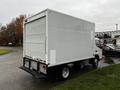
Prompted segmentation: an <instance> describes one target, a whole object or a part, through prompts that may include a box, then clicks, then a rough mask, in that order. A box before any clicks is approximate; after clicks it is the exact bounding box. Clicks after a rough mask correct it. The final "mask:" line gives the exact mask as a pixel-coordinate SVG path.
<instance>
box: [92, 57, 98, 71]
mask: <svg viewBox="0 0 120 90" xmlns="http://www.w3.org/2000/svg"><path fill="white" fill-rule="evenodd" d="M98 62H99V61H98V59H97V58H94V60H93V61H92V66H93V68H94V69H96V68H98Z"/></svg>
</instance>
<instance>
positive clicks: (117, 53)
mask: <svg viewBox="0 0 120 90" xmlns="http://www.w3.org/2000/svg"><path fill="white" fill-rule="evenodd" d="M103 55H104V56H108V57H120V47H118V46H116V45H113V44H107V45H106V46H104V47H103Z"/></svg>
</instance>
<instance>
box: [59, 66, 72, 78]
mask: <svg viewBox="0 0 120 90" xmlns="http://www.w3.org/2000/svg"><path fill="white" fill-rule="evenodd" d="M69 76H70V68H69V67H68V66H64V67H62V68H61V72H60V78H61V79H63V80H65V79H67V78H68V77H69Z"/></svg>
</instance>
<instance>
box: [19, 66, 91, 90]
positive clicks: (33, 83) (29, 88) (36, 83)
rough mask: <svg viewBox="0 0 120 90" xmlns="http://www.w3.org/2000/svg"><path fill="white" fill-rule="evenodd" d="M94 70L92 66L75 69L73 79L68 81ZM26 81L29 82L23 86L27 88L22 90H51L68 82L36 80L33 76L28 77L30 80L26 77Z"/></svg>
mask: <svg viewBox="0 0 120 90" xmlns="http://www.w3.org/2000/svg"><path fill="white" fill-rule="evenodd" d="M92 70H93V69H92V67H91V66H86V67H84V68H83V69H75V68H73V70H72V74H71V77H70V78H69V79H68V80H70V79H73V78H76V77H78V76H80V75H82V74H84V73H87V72H90V71H92ZM24 79H26V81H28V82H26V81H25V83H23V82H22V85H23V86H25V87H24V88H23V89H21V90H38V89H40V90H50V89H51V88H54V87H55V86H57V85H60V84H62V83H64V82H67V81H68V80H64V81H61V80H59V79H47V78H46V79H45V78H43V79H36V78H34V77H32V76H31V77H28V79H27V78H25V77H24ZM25 84H26V85H25Z"/></svg>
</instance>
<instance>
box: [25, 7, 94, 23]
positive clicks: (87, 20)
mask: <svg viewBox="0 0 120 90" xmlns="http://www.w3.org/2000/svg"><path fill="white" fill-rule="evenodd" d="M46 11H53V12H57V13H60V14H63V15H67V16H70V17H73V18H76V19H79V20H82V21H86V22H89V23H92V24H94V25H95V23H93V22H91V21H88V20H85V19H81V18H79V17H75V16H72V15H69V14H66V13H62V12H59V11H56V10H53V9H49V8H47V9H45V10H43V11H40V12H38V13H36V14H34V15H32V16H30V17H27V18H26V19H25V21H26V20H28V19H30V18H32V17H35V16H37V15H39V14H41V13H43V12H46Z"/></svg>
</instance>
